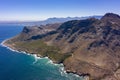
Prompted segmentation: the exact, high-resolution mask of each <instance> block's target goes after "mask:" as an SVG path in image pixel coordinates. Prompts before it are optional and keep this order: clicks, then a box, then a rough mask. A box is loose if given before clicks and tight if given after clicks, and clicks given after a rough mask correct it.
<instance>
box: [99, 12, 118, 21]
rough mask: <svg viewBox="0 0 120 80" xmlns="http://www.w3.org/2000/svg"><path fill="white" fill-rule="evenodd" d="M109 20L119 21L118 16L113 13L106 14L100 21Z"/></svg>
mask: <svg viewBox="0 0 120 80" xmlns="http://www.w3.org/2000/svg"><path fill="white" fill-rule="evenodd" d="M106 19H107V20H108V19H109V20H111V19H120V16H119V15H117V14H114V13H106V14H105V15H104V16H103V17H102V18H101V20H106Z"/></svg>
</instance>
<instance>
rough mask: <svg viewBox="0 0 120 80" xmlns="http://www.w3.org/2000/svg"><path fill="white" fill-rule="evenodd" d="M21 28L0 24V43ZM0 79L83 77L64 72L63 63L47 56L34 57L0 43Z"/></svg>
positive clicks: (76, 79) (64, 79) (74, 79)
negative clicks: (55, 61) (53, 60)
mask: <svg viewBox="0 0 120 80" xmlns="http://www.w3.org/2000/svg"><path fill="white" fill-rule="evenodd" d="M22 29H23V26H18V25H17V26H16V25H1V24H0V43H1V42H2V41H4V40H5V39H8V38H11V37H13V36H15V35H17V34H18V33H20V32H21V30H22ZM0 80H83V78H82V77H79V76H76V75H74V74H67V73H65V72H64V70H63V65H60V64H59V65H58V64H56V65H55V64H53V63H52V62H51V61H50V60H49V59H48V58H36V57H35V56H33V55H27V54H24V53H22V52H21V53H20V52H19V53H18V52H15V51H11V50H9V49H8V48H6V47H3V46H2V45H0Z"/></svg>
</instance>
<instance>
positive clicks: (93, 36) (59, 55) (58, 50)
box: [4, 13, 120, 80]
mask: <svg viewBox="0 0 120 80" xmlns="http://www.w3.org/2000/svg"><path fill="white" fill-rule="evenodd" d="M50 25H54V24H50ZM39 28H41V27H39ZM47 28H48V27H47ZM54 28H55V27H54ZM37 30H38V29H37ZM49 30H50V31H48V32H45V33H42V30H39V31H36V30H35V29H29V28H27V27H25V28H24V29H23V31H22V32H21V33H20V34H19V35H18V36H16V37H13V38H11V39H9V40H7V41H6V42H5V43H4V44H5V45H7V46H9V47H11V48H13V49H16V50H19V51H26V52H28V53H31V54H37V55H38V56H43V57H44V56H48V57H49V58H50V59H52V60H53V61H54V62H56V63H63V64H64V66H65V70H66V71H67V72H72V73H75V74H78V75H80V76H89V80H120V16H119V15H117V14H114V13H107V14H105V15H104V16H103V17H102V18H101V19H96V18H88V19H84V20H71V21H67V22H64V23H61V24H59V25H58V26H57V27H56V28H55V29H54V30H51V29H49ZM34 31H35V33H34V34H33V33H32V32H34ZM31 34H32V35H31ZM28 36H29V37H28Z"/></svg>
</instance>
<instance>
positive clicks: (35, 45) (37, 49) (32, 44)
mask: <svg viewBox="0 0 120 80" xmlns="http://www.w3.org/2000/svg"><path fill="white" fill-rule="evenodd" d="M15 47H16V48H17V49H18V50H20V51H26V52H28V53H32V54H38V55H41V56H42V57H45V56H47V57H49V58H50V59H52V60H53V61H54V62H56V63H62V62H63V61H64V60H65V59H66V58H67V57H69V56H70V55H68V54H62V53H61V52H60V49H59V48H58V47H55V46H48V45H47V44H45V43H44V42H43V41H42V40H31V41H27V42H26V41H20V42H15Z"/></svg>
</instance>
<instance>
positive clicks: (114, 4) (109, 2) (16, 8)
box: [0, 0, 120, 21]
mask: <svg viewBox="0 0 120 80" xmlns="http://www.w3.org/2000/svg"><path fill="white" fill-rule="evenodd" d="M119 3H120V1H119V0H1V1H0V10H1V12H0V21H38V20H44V19H47V18H51V17H83V16H93V15H104V14H105V13H107V12H112V13H116V14H120V12H119V11H118V10H120V7H119Z"/></svg>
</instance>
